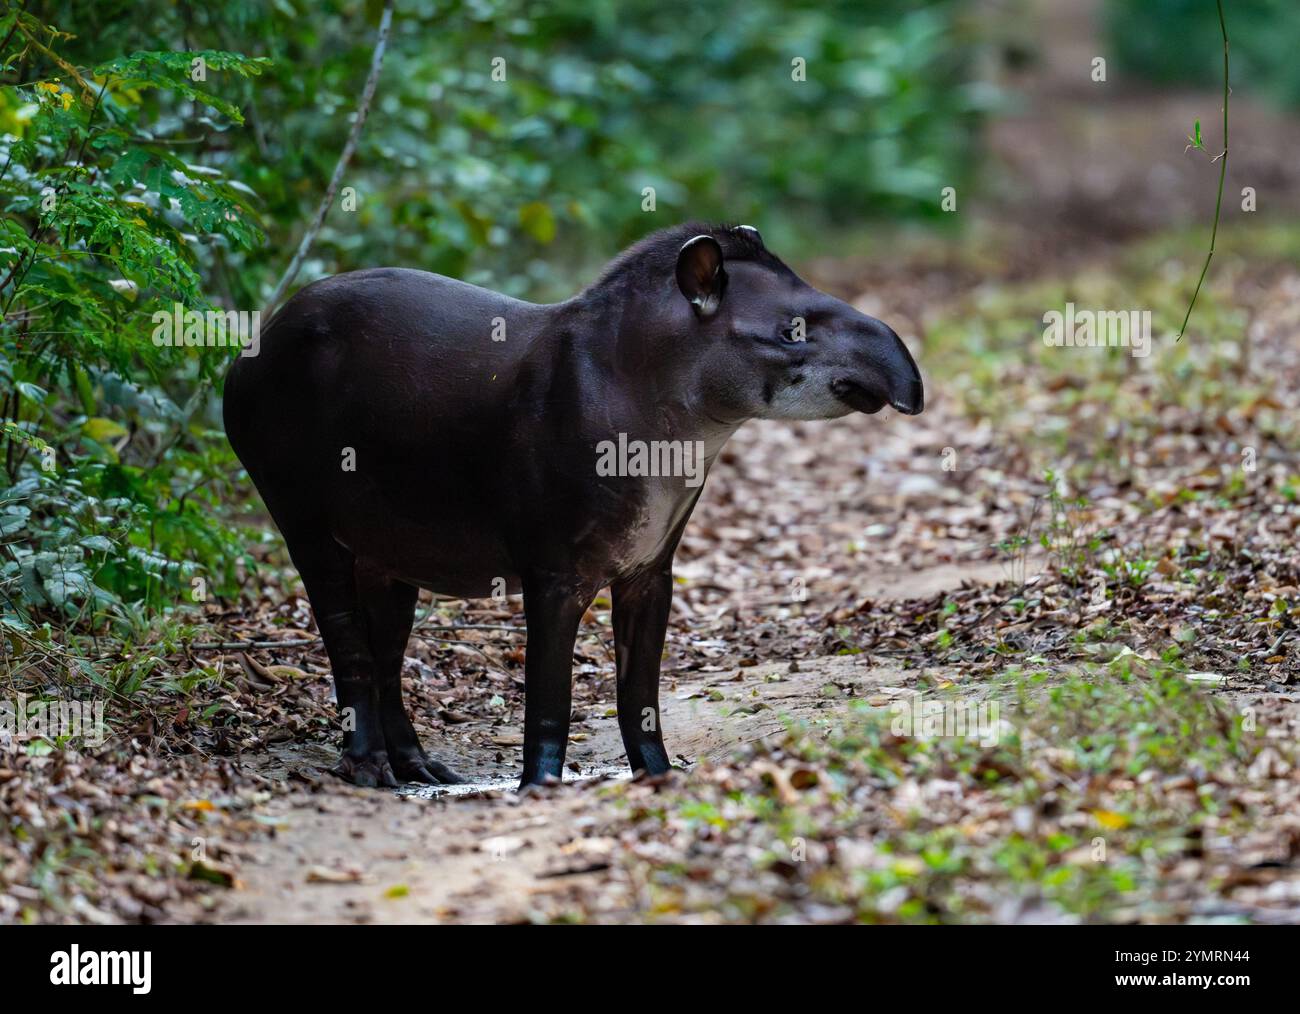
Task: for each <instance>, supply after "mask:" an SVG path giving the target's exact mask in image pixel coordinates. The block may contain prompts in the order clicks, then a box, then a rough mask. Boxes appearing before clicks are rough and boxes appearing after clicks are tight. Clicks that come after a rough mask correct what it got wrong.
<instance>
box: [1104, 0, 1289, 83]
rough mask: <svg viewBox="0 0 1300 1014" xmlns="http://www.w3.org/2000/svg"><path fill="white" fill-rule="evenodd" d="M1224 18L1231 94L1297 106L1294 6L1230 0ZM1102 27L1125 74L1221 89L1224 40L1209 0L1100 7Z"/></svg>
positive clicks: (1122, 0)
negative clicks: (1234, 91) (1237, 90)
mask: <svg viewBox="0 0 1300 1014" xmlns="http://www.w3.org/2000/svg"><path fill="white" fill-rule="evenodd" d="M1223 13H1224V19H1225V21H1226V23H1227V26H1228V37H1229V40H1230V43H1231V59H1232V83H1233V85H1234V87H1236V88H1244V89H1245V91H1246V93H1247V94H1252V95H1257V96H1264V97H1267V98H1269V99H1271V100H1273V101H1274V102H1277V103H1280V104H1282V105H1284V106H1300V63H1297V62H1296V59H1295V46H1296V38H1297V34H1298V33H1300V8H1297V6H1296V4H1295V2H1294V0H1230V2H1229V3H1225V4H1224V5H1223ZM1106 26H1107V32H1108V35H1109V37H1110V41H1111V44H1112V45H1113V46H1114V47H1115V53H1116V57H1117V61H1118V66H1119V68H1120V69H1121V70H1123V71H1124V72H1125V73H1129V74H1134V75H1137V76H1140V77H1145V78H1147V79H1148V80H1151V81H1155V82H1157V83H1160V84H1166V85H1169V84H1193V85H1200V86H1204V87H1209V88H1213V87H1215V86H1216V85H1219V86H1220V87H1221V86H1222V81H1223V38H1222V35H1221V34H1220V32H1219V14H1218V10H1217V8H1216V7H1215V4H1214V0H1107V3H1106Z"/></svg>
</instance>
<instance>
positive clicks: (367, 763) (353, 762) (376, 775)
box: [330, 750, 401, 789]
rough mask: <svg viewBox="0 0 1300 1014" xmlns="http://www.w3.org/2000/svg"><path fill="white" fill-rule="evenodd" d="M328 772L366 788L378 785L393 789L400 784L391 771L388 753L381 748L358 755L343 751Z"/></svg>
mask: <svg viewBox="0 0 1300 1014" xmlns="http://www.w3.org/2000/svg"><path fill="white" fill-rule="evenodd" d="M330 773H331V774H335V775H338V776H339V777H340V778H342V779H343V780H344V781H345V782H351V783H352V784H353V785H360V786H361V787H362V788H367V789H376V788H379V787H380V786H384V787H386V788H394V789H395V788H397V786H399V785H400V784H401V782H399V781H398V780H397V776H396V775H395V774H394V773H393V766H392V765H391V764H389V762H388V754H386V753H384V751H382V750H380V751H377V752H376V753H369V754H363V755H362V756H359V757H356V756H353V755H352V754H347V753H345V754H344V755H343V756H342V757H340V758H339V762H338V763H337V764H335V765H334V767H332V768H330Z"/></svg>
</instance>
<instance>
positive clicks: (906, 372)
mask: <svg viewBox="0 0 1300 1014" xmlns="http://www.w3.org/2000/svg"><path fill="white" fill-rule="evenodd" d="M855 330H856V331H857V332H858V333H857V334H855V335H854V337H853V353H854V354H853V356H852V361H853V364H854V367H855V368H854V369H853V370H852V372H850V373H847V374H846V375H845V376H842V377H837V378H836V379H835V380H834V381H832V383H831V391H832V392H833V393H834V394H835V396H836V397H837V398H839V399H840V400H841V401H842V402H844V403H845V404H847V405H849V406H851V407H852V408H854V409H856V410H857V411H859V412H866V413H868V414H872V413H875V412H879V411H880V410H881V409H882V408H884V407H885V406H886V405H890V406H892V407H893V408H894V409H896V410H897V411H899V412H902V413H903V414H904V415H919V414H920V413H921V410H922V409H924V408H925V388H924V386H923V385H922V383H921V371H920V370H918V369H917V367H916V361H915V360H914V359H913V358H912V353H911V352H909V351H908V350H907V346H906V345H905V344H903V339H901V338H899V337H898V335H897V334H896V333H895V332H894V329H893V328H891V327H890V326H889V325H888V324H886V323H884V322H883V321H879V320H876V319H875V318H874V317H866V316H860V317H859V318H858V327H857V328H856V329H855Z"/></svg>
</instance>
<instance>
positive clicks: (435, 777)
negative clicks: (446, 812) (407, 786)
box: [392, 751, 465, 785]
mask: <svg viewBox="0 0 1300 1014" xmlns="http://www.w3.org/2000/svg"><path fill="white" fill-rule="evenodd" d="M392 759H393V771H394V772H395V773H396V774H397V777H398V778H400V779H401V780H402V781H404V782H418V783H419V784H421V785H459V784H461V783H462V782H463V781H465V779H464V778H462V777H461V776H460V775H458V774H456V772H455V771H453V770H452V769H451V768H449V767H447V765H446V764H442V763H439V762H438V761H436V760H434V759H433V758H432V757H430V756H428V755H427V754H425V753H424V752H423V751H421V752H420V753H415V754H406V755H402V754H394V755H392Z"/></svg>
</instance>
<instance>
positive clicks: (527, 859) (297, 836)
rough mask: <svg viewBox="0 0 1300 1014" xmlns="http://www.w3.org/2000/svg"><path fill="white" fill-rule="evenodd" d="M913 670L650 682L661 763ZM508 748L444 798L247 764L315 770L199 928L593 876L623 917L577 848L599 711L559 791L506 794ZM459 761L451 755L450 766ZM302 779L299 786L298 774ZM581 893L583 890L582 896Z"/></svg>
mask: <svg viewBox="0 0 1300 1014" xmlns="http://www.w3.org/2000/svg"><path fill="white" fill-rule="evenodd" d="M1003 576H1004V574H1003V570H1002V567H1001V566H1000V565H999V564H995V563H993V564H967V565H964V566H956V565H948V566H942V567H936V568H931V569H929V570H925V571H921V572H918V573H916V574H914V575H911V576H910V578H909V580H906V581H904V580H898V581H894V582H891V583H890V584H889V585H888V588H887V589H886V590H887V591H892V592H894V593H901V592H904V591H906V592H908V593H912V594H914V593H915V592H916V590H917V589H918V588H919V589H925V590H926V593H927V594H928V593H932V592H935V591H940V590H943V589H945V588H957V587H959V586H960V585H961V584H962V583H963V582H967V583H970V582H980V581H996V580H999V579H1001V578H1002V577H1003ZM916 675H917V673H916V671H914V670H913V671H907V670H904V669H902V668H899V667H892V666H888V665H881V664H877V663H876V662H873V661H872V660H871V659H870V658H868V657H865V656H860V655H859V656H827V657H822V658H816V659H812V660H804V661H796V662H794V663H793V664H792V662H791V661H790V660H781V661H770V662H765V663H763V664H761V665H755V666H745V667H740V668H736V669H735V670H732V671H727V672H715V673H691V672H685V673H674V674H665V680H664V689H663V717H664V727H665V730H666V740H667V743H668V746H669V750H670V752H671V753H672V754H673V755H674V756H675V757H676V759H677V763H678V764H680V765H683V766H690V765H693V764H695V763H697V762H698V761H699V760H701V759H705V758H707V759H712V760H718V759H723V758H725V757H726V756H727V755H728V754H729V752H730V751H731V750H733V749H734V748H735V747H736V746H738V745H740V744H742V743H746V742H749V741H752V740H756V739H761V738H763V737H767V736H771V735H773V734H776V733H779V732H781V731H782V730H783V729H784V728H785V725H786V722H787V721H789V720H796V721H802V722H807V723H810V724H815V723H822V722H827V721H832V720H834V719H835V718H836V717H837V716H838V715H841V714H843V713H844V711H845V710H846V709H847V708H849V707H850V706H851V705H852V703H853V702H855V701H865V702H867V703H868V704H870V705H871V706H875V707H882V706H887V705H888V704H889V703H890V702H891V701H892V700H894V699H896V698H897V697H898V696H900V695H902V694H906V693H907V692H908V690H909V688H910V687H911V686H913V685H914V684H915V681H916ZM518 738H519V737H518V735H517V734H514V735H511V734H506V735H496V736H495V737H494V739H495V741H496V743H497V744H498V745H500V746H502V747H503V748H504V749H503V750H502V751H501V752H500V753H499V754H497V755H496V756H497V757H499V758H500V759H499V760H496V759H493V757H492V756H490V755H489V756H480V757H479V758H477V760H476V761H475V762H474V763H473V767H472V768H470V769H468V770H472V771H473V774H474V776H475V779H476V780H475V781H474V782H473V783H471V784H468V785H465V786H458V787H456V788H455V790H453V791H450V792H449V791H446V790H437V789H417V788H409V789H403V790H401V791H399V792H396V793H393V792H382V791H374V790H360V789H354V788H352V787H351V786H348V785H345V784H343V783H341V782H338V781H336V780H334V779H332V778H329V777H328V776H325V775H323V773H322V772H321V770H320V769H322V768H323V767H326V766H328V764H330V763H332V761H333V755H332V750H330V749H328V748H325V747H318V746H310V745H309V746H290V747H285V748H282V749H278V750H274V751H272V752H270V753H269V754H268V756H267V757H266V758H265V760H264V762H263V763H261V764H259V765H258V766H259V767H260V769H261V773H263V774H266V775H269V776H271V777H281V778H282V777H285V776H286V775H287V774H288V773H289V772H299V773H300V774H303V773H309V772H311V771H315V772H316V776H317V777H319V778H320V781H319V782H318V784H316V785H315V786H313V787H312V790H303V791H297V792H293V793H291V794H289V795H287V796H283V797H280V798H278V799H276V800H275V801H273V802H271V803H269V804H268V805H267V806H266V807H265V813H264V814H263V815H262V817H261V819H262V820H263V821H265V822H268V823H271V824H272V825H273V826H274V827H275V828H276V834H275V837H274V838H272V839H270V840H265V841H261V842H257V843H254V844H251V845H249V846H247V847H245V848H243V849H242V850H241V852H242V855H241V859H242V862H241V864H240V877H241V886H240V889H238V890H236V891H234V892H231V893H230V894H228V895H226V896H225V899H224V901H223V904H222V905H221V906H220V907H219V908H218V909H217V910H216V911H215V912H214V913H209V914H208V915H207V916H206V918H209V919H215V920H216V921H222V922H252V923H256V922H272V921H274V922H291V923H315V922H369V921H372V920H373V921H376V922H445V921H469V922H475V921H493V922H501V921H506V922H511V921H526V920H529V919H531V918H554V917H556V916H557V914H560V913H562V911H563V902H564V893H565V889H566V887H567V886H568V885H569V884H570V883H571V880H572V878H575V877H584V878H590V877H600V878H602V883H601V887H600V890H599V892H598V894H599V896H600V897H601V898H603V899H605V902H606V905H605V907H604V908H603V910H602V911H600V912H595V913H588V914H589V915H591V916H592V917H594V918H598V919H599V918H601V917H602V916H603V917H607V918H614V917H616V916H618V915H619V914H624V915H630V914H634V913H635V912H636V911H637V909H638V905H639V904H640V902H639V899H638V895H637V890H636V885H633V884H629V883H626V882H625V881H624V880H623V879H622V877H621V875H620V874H618V873H616V872H613V871H612V870H611V868H610V866H609V858H610V852H611V850H612V849H614V848H615V847H616V844H615V843H614V842H613V840H612V839H605V838H590V837H588V835H587V829H588V828H589V827H590V826H591V825H592V824H593V823H594V818H593V815H592V814H593V808H595V807H598V806H599V805H600V798H599V793H600V787H601V785H602V783H604V782H605V781H607V780H608V779H612V778H626V777H627V774H626V771H625V769H624V763H625V762H624V757H623V747H622V742H621V740H620V738H619V732H618V724H617V721H616V719H615V717H614V715H613V714H612V710H611V711H610V712H609V713H601V714H598V715H592V716H590V717H587V718H585V719H583V720H582V721H581V722H579V723H577V725H576V726H575V734H574V736H573V741H572V742H571V745H570V750H569V756H570V760H571V762H572V763H573V764H574V765H576V766H577V768H578V769H579V771H580V774H578V775H572V774H570V775H569V778H570V779H572V780H571V781H569V782H566V784H565V785H564V786H563V787H562V788H557V789H552V790H546V791H543V792H537V793H529V794H525V795H524V796H519V795H517V794H516V793H515V792H514V791H513V790H514V787H515V785H516V784H517V780H518V775H517V771H518V769H519V766H520V750H519V747H518V745H517V743H516V741H517V740H518ZM458 759H459V760H461V761H463V760H464V758H458ZM309 776H310V775H309ZM590 887H591V885H590V884H584V889H585V890H584V893H585V894H587V895H588V896H589V895H590Z"/></svg>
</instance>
